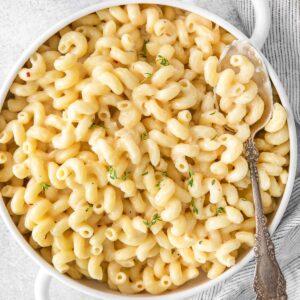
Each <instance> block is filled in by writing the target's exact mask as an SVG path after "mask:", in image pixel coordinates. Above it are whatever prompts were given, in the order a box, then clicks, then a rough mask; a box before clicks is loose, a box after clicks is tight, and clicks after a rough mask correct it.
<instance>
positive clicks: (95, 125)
mask: <svg viewBox="0 0 300 300" xmlns="http://www.w3.org/2000/svg"><path fill="white" fill-rule="evenodd" d="M97 127H102V128H105V127H104V125H102V124H96V123H95V120H93V123H92V125H91V126H90V127H89V129H94V128H97Z"/></svg>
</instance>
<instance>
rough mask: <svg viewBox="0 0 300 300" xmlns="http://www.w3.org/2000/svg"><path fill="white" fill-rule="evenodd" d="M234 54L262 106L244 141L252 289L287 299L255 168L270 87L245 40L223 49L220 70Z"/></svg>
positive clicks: (263, 296)
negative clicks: (249, 70) (250, 202)
mask: <svg viewBox="0 0 300 300" xmlns="http://www.w3.org/2000/svg"><path fill="white" fill-rule="evenodd" d="M235 54H241V55H244V56H246V57H247V58H248V59H249V60H250V61H251V62H252V63H253V65H254V68H255V72H254V76H253V78H252V80H253V81H254V82H255V83H256V84H257V87H258V94H259V96H260V97H261V98H262V99H263V101H264V104H265V107H264V113H263V115H262V117H261V118H260V120H259V121H257V122H256V123H255V124H253V125H252V126H251V128H250V130H251V135H250V137H249V138H248V140H247V141H246V142H245V155H246V158H247V161H248V165H249V169H250V176H251V182H252V191H253V199H254V205H255V221H256V236H255V242H256V244H255V247H254V252H255V257H256V269H255V277H254V285H253V286H254V290H255V292H256V295H257V299H259V300H275V299H276V300H285V299H287V294H286V283H285V279H284V276H283V274H282V272H281V270H280V267H279V265H278V262H277V260H276V256H275V250H274V245H273V242H272V240H271V237H270V234H269V231H268V228H267V225H266V221H265V217H264V212H263V207H262V200H261V194H260V189H259V179H258V172H257V167H256V164H257V160H258V155H259V153H258V150H257V148H256V146H255V142H254V137H255V135H256V133H257V132H258V131H260V130H261V129H263V128H264V127H265V125H266V124H267V122H268V121H269V120H270V118H271V116H272V110H273V95H272V86H271V82H270V78H269V75H268V72H267V69H266V66H265V64H264V62H263V59H262V57H261V56H260V54H259V53H258V52H257V50H256V49H255V48H254V47H253V46H252V45H251V44H250V43H249V42H247V41H238V40H237V41H234V42H233V43H232V44H230V45H229V46H228V47H226V48H225V49H224V51H223V53H222V55H221V58H220V61H219V65H218V69H219V71H222V70H224V69H226V68H232V66H231V64H230V57H231V56H232V55H235Z"/></svg>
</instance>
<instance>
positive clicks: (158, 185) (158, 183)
mask: <svg viewBox="0 0 300 300" xmlns="http://www.w3.org/2000/svg"><path fill="white" fill-rule="evenodd" d="M162 181H163V180H160V181H158V182H157V183H156V185H155V186H156V187H158V188H160V184H161V182H162Z"/></svg>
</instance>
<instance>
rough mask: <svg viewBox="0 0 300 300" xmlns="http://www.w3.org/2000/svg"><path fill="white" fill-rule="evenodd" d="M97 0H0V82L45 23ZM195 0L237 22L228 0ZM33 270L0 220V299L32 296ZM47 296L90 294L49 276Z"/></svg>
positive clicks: (74, 298) (76, 298)
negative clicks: (50, 279) (49, 286)
mask: <svg viewBox="0 0 300 300" xmlns="http://www.w3.org/2000/svg"><path fill="white" fill-rule="evenodd" d="M98 2H99V0H0V82H2V81H3V79H4V78H5V76H6V75H7V73H8V71H9V70H10V68H11V67H12V66H13V64H14V62H15V61H16V59H18V57H19V55H20V54H21V53H22V51H23V50H24V49H26V47H28V45H30V43H31V42H32V41H34V39H35V38H37V37H38V36H39V35H40V34H41V33H42V32H44V31H45V30H46V29H48V28H49V26H51V25H53V24H55V23H56V22H57V21H59V20H61V19H63V18H64V17H66V16H68V15H70V14H72V13H73V12H76V11H78V10H80V9H81V8H83V7H86V6H88V5H91V4H95V3H98ZM198 2H199V4H201V6H203V7H206V8H208V9H210V10H211V11H213V12H215V13H216V14H218V15H220V16H223V17H224V18H225V19H227V20H229V21H231V22H232V23H233V24H235V25H237V26H239V22H238V18H237V16H236V12H235V10H234V9H233V8H232V5H231V1H230V0H225V1H224V0H222V1H221V0H213V1H208V0H198ZM239 27H240V28H241V26H239ZM37 271H38V267H37V266H36V265H35V263H33V261H31V260H30V259H29V258H28V257H27V256H26V255H25V254H24V253H23V252H22V250H21V248H20V247H19V246H18V245H17V243H16V242H15V241H14V240H13V238H12V237H11V236H10V235H9V233H8V231H7V229H6V227H5V225H4V224H3V222H2V220H0V300H33V299H34V295H33V287H34V279H35V275H36V273H37ZM51 299H53V300H60V299H63V300H88V299H89V300H92V299H93V298H92V297H88V296H84V295H82V294H80V293H78V292H76V291H74V290H72V289H70V288H68V287H66V286H64V285H62V284H61V283H59V282H57V281H55V280H53V282H52V284H51Z"/></svg>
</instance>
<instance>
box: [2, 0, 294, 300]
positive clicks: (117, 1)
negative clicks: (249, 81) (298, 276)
mask: <svg viewBox="0 0 300 300" xmlns="http://www.w3.org/2000/svg"><path fill="white" fill-rule="evenodd" d="M129 3H154V4H160V5H169V6H173V7H178V8H181V9H184V10H187V11H191V12H194V13H197V14H199V15H202V16H204V17H206V18H207V19H210V20H211V21H213V22H214V23H216V24H218V25H220V26H221V27H223V28H224V29H226V30H227V31H229V32H231V33H232V34H233V35H234V36H236V37H237V38H239V39H248V38H247V37H246V36H245V35H244V34H243V33H242V32H240V31H239V30H238V29H237V28H236V27H234V26H233V25H231V24H230V23H228V22H227V21H225V20H224V19H222V18H220V17H218V16H217V15H215V14H213V13H211V12H209V11H206V10H204V9H202V8H200V7H198V6H195V5H192V4H187V3H184V2H179V1H177V0H174V1H168V0H152V1H151V0H140V1H137V0H111V1H109V2H108V1H107V2H102V3H99V4H96V5H92V6H89V7H87V8H85V9H82V10H80V11H78V12H77V13H75V14H73V15H71V16H68V17H66V18H65V19H64V20H62V21H61V22H59V23H57V24H54V25H53V26H52V27H51V28H50V29H49V30H47V31H46V32H45V33H44V34H42V35H41V36H40V37H39V38H38V39H36V40H35V41H34V42H33V43H32V45H31V46H30V47H28V48H27V49H26V50H25V51H24V52H23V54H22V55H21V57H20V58H19V60H18V61H17V62H16V64H15V65H14V66H13V68H12V70H11V71H10V72H9V74H8V76H7V79H6V80H5V81H4V82H3V85H2V87H1V89H0V103H1V105H0V106H2V104H3V103H4V100H5V98H6V95H7V93H8V90H9V88H10V86H11V84H12V82H13V80H14V79H15V77H16V75H17V72H18V70H19V69H20V68H21V67H22V66H23V65H24V64H25V62H26V61H27V60H28V58H29V57H30V55H31V54H32V53H33V52H34V51H35V50H36V49H37V48H38V47H39V46H40V45H41V44H43V43H44V42H45V41H46V40H47V39H48V38H49V37H51V36H52V35H53V34H55V33H56V32H57V31H59V30H60V29H61V28H63V27H64V26H66V25H68V24H69V23H71V22H73V21H74V20H76V19H78V18H80V17H82V16H85V15H87V14H89V13H92V12H95V11H97V10H100V9H105V8H108V7H112V6H117V5H124V4H129ZM266 64H267V68H268V71H269V74H270V77H271V79H272V81H273V84H274V86H275V88H276V90H277V92H278V94H279V97H280V99H281V102H282V104H283V105H284V107H285V108H286V110H287V112H288V127H289V135H290V148H291V149H290V161H291V162H293V163H291V164H290V166H289V177H288V182H287V185H286V188H285V191H284V194H283V196H282V199H281V202H280V206H279V207H278V210H277V212H276V214H275V216H274V219H273V221H272V224H271V225H270V227H269V229H270V233H271V234H272V233H273V232H274V231H275V229H276V228H277V226H278V224H279V222H280V220H281V219H282V217H283V214H284V212H285V210H286V207H287V205H288V202H289V198H290V196H291V193H292V189H293V184H294V180H295V175H296V165H297V163H296V162H297V136H296V128H295V123H294V117H293V112H292V109H291V107H290V104H289V102H288V98H287V95H286V93H285V91H284V88H283V86H282V84H281V82H280V80H279V78H278V77H277V75H276V73H275V71H274V69H273V68H272V66H271V65H270V64H269V63H268V62H267V61H266ZM1 200H2V201H0V215H1V217H2V219H3V220H4V223H5V224H6V226H7V227H8V229H9V230H10V232H11V233H12V235H13V236H14V238H15V239H16V240H17V242H18V244H19V245H20V246H21V248H22V249H23V250H24V251H25V252H26V253H27V254H28V255H29V256H30V257H31V258H32V259H33V260H34V261H35V262H36V263H37V264H38V265H39V266H40V267H41V268H43V269H44V270H45V271H46V272H48V273H49V274H50V275H51V276H52V277H54V278H56V279H57V280H59V281H61V282H63V283H65V284H67V285H68V286H70V287H72V288H74V289H76V290H78V291H80V292H82V293H85V294H87V295H90V296H93V297H96V298H103V299H115V300H116V299H123V300H130V299H133V298H134V299H141V300H142V299H160V300H164V299H183V298H186V297H189V296H192V295H194V294H196V293H199V292H201V291H204V290H206V289H209V288H211V287H213V286H214V285H216V284H218V283H220V282H222V281H224V280H225V279H227V278H229V277H230V276H232V275H233V274H235V273H237V272H238V271H239V270H240V269H241V268H242V267H243V266H245V264H246V263H247V262H249V261H250V259H251V258H252V257H253V250H251V251H250V252H249V253H248V254H247V255H246V256H245V257H244V258H243V259H242V260H241V261H240V262H239V263H237V264H236V265H235V266H233V267H232V268H230V269H229V270H227V271H226V272H224V273H223V274H222V275H221V276H219V277H218V278H216V279H213V280H210V281H207V282H205V283H203V284H200V285H199V286H195V287H192V288H189V289H187V290H182V291H181V290H179V291H178V290H174V291H171V292H168V293H166V294H162V295H150V294H141V295H124V294H120V293H116V292H114V291H111V292H110V293H107V292H102V291H100V290H96V289H94V288H90V287H87V286H85V285H83V284H81V283H80V282H78V281H76V280H74V279H71V278H70V277H68V276H66V275H63V274H60V273H59V272H58V271H56V270H55V269H54V268H53V267H52V266H51V265H50V264H48V263H47V262H46V261H45V260H44V259H43V258H42V257H41V256H40V255H38V254H37V253H36V252H35V251H34V249H33V248H31V246H30V245H29V243H28V242H27V241H26V240H25V239H24V237H23V236H22V234H21V233H20V232H19V231H18V229H17V227H16V226H15V224H14V222H13V221H12V218H11V217H10V215H9V213H8V211H7V209H6V207H5V205H4V201H3V199H2V197H1Z"/></svg>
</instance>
